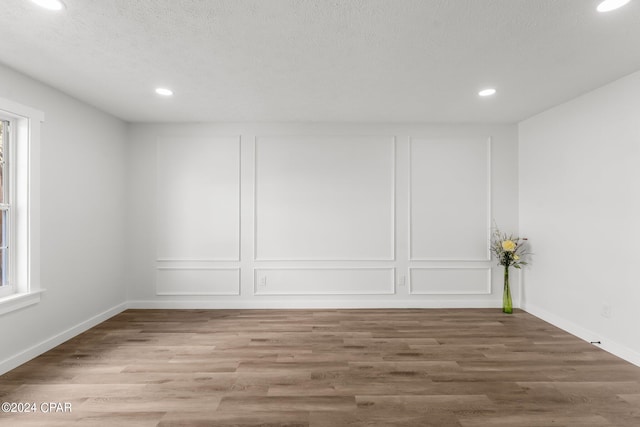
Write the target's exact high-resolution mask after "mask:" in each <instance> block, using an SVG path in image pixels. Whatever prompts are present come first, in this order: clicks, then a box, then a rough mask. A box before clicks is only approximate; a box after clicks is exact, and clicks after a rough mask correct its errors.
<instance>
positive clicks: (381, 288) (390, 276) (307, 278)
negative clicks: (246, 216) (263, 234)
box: [253, 267, 396, 296]
mask: <svg viewBox="0 0 640 427" xmlns="http://www.w3.org/2000/svg"><path fill="white" fill-rule="evenodd" d="M395 271H396V269H395V268H393V267H333V268H331V267H328V268H311V267H309V268H300V267H284V268H278V267H262V268H254V270H253V291H254V295H256V296H262V295H278V296H283V295H293V296H295V295H393V294H395V292H396V289H395ZM292 272H300V273H301V274H300V275H299V277H300V278H299V279H293V280H292V277H291V276H292V275H291V274H288V276H289V277H288V278H287V277H283V276H287V273H292ZM336 272H338V274H333V277H331V276H332V275H331V274H330V273H336ZM339 272H344V273H345V275H344V277H340V273H339ZM371 272H380V273H386V274H384V275H383V274H379V275H377V276H379V277H377V278H375V279H378V280H379V283H378V288H377V289H376V288H373V287H371V288H369V290H368V289H367V287H368V286H373V282H374V277H373V276H375V275H373V274H370V273H371ZM305 273H306V274H305ZM314 273H315V274H314ZM349 273H351V274H349ZM354 273H355V274H354ZM357 273H363V274H361V276H362V277H354V276H358V274H357ZM364 273H369V274H364ZM274 276H276V277H274ZM277 276H280V277H277ZM320 276H324V280H330V286H333V287H334V290H331V289H330V287H329V286H327V288H328V290H327V291H321V290H318V289H315V290H314V288H313V286H314V285H312V287H310V288H308V289H307V290H306V291H305V290H303V289H300V290H299V291H297V292H296V291H282V290H275V291H272V290H271V289H274V288H275V289H277V288H278V287H280V289H286V288H287V284H286V281H287V279H288V280H291V281H293V282H295V283H297V284H300V285H301V286H304V285H305V284H307V283H313V281H314V280H319V279H320ZM349 276H351V277H349ZM385 276H386V277H385ZM356 279H358V280H360V282H359V283H358V284H356V282H355V280H356ZM274 281H275V284H274ZM340 281H342V284H340V283H339V282H340ZM348 285H355V286H353V287H352V289H351V290H336V289H335V288H339V287H340V286H348ZM289 287H291V285H289Z"/></svg>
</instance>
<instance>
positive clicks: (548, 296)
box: [519, 72, 640, 365]
mask: <svg viewBox="0 0 640 427" xmlns="http://www.w3.org/2000/svg"><path fill="white" fill-rule="evenodd" d="M519 151H520V164H519V170H520V191H519V196H520V232H521V234H522V235H525V236H527V237H529V238H530V239H531V240H530V241H531V245H532V250H533V252H535V255H534V257H533V263H532V265H531V268H529V269H528V270H527V271H526V273H525V284H524V289H525V291H524V301H523V302H524V306H525V308H526V309H527V310H528V311H530V312H531V313H533V314H536V315H538V316H540V317H542V318H543V319H545V320H547V321H550V322H551V323H555V324H557V325H558V326H560V327H563V328H564V329H566V330H569V331H570V332H573V333H574V334H576V335H578V336H581V337H582V338H584V339H587V340H589V341H598V340H601V341H602V345H603V347H604V348H605V349H608V350H610V351H612V352H614V353H616V354H618V355H620V356H622V357H624V358H626V359H627V360H631V361H633V362H634V363H636V364H638V365H640V334H639V333H638V325H639V324H640V311H639V310H638V302H639V301H640V286H639V284H638V260H639V259H640V246H639V245H638V241H639V238H640V72H638V73H635V74H632V75H630V76H628V77H625V78H623V79H621V80H618V81H616V82H613V83H611V84H608V85H606V86H604V87H602V88H600V89H598V90H595V91H593V92H591V93H588V94H586V95H584V96H581V97H579V98H577V99H575V100H572V101H570V102H568V103H566V104H563V105H560V106H558V107H556V108H553V109H551V110H549V111H546V112H544V113H542V114H540V115H538V116H535V117H533V118H531V119H528V120H526V121H524V122H522V123H520V125H519Z"/></svg>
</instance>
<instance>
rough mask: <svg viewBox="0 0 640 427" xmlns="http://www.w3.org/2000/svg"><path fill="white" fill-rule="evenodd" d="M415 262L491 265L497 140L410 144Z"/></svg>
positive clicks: (412, 254) (415, 141) (422, 140)
mask: <svg viewBox="0 0 640 427" xmlns="http://www.w3.org/2000/svg"><path fill="white" fill-rule="evenodd" d="M410 156H411V157H410V158H411V160H410V162H411V163H410V168H411V172H410V194H409V197H410V212H409V214H410V221H409V223H410V224H409V226H410V233H409V234H410V242H409V252H410V258H411V260H458V261H486V260H489V259H490V254H489V238H490V231H491V211H490V209H491V166H490V158H491V140H490V139H489V138H466V139H444V138H443V139H425V138H411V139H410Z"/></svg>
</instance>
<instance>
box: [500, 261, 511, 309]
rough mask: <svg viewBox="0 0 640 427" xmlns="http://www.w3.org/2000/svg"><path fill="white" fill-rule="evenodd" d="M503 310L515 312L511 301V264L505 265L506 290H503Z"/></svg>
mask: <svg viewBox="0 0 640 427" xmlns="http://www.w3.org/2000/svg"><path fill="white" fill-rule="evenodd" d="M502 312H503V313H508V314H511V313H513V304H512V303H511V289H509V266H508V265H505V267H504V291H503V292H502Z"/></svg>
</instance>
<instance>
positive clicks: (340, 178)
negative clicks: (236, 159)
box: [254, 136, 395, 261]
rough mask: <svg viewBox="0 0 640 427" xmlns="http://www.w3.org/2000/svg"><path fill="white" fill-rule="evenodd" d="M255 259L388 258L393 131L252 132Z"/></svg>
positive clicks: (391, 235) (391, 256)
mask: <svg viewBox="0 0 640 427" xmlns="http://www.w3.org/2000/svg"><path fill="white" fill-rule="evenodd" d="M255 149H256V152H255V168H256V170H255V189H256V194H255V233H256V234H255V254H254V255H255V258H256V259H257V260H326V261H331V260H393V259H394V256H395V255H394V229H395V225H394V212H395V193H394V191H395V166H394V165H395V139H394V138H393V137H380V136H372V137H369V136H343V137H310V136H304V137H274V136H271V137H258V138H256V143H255Z"/></svg>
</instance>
